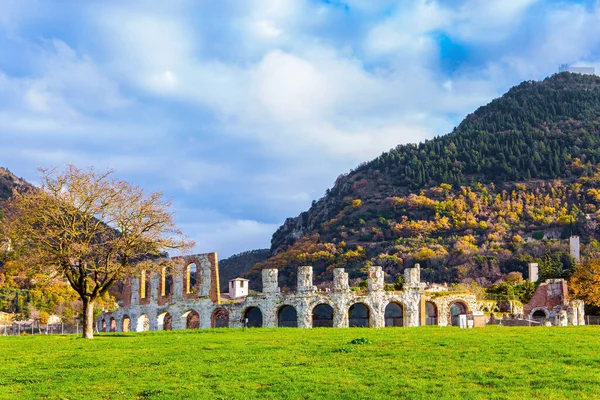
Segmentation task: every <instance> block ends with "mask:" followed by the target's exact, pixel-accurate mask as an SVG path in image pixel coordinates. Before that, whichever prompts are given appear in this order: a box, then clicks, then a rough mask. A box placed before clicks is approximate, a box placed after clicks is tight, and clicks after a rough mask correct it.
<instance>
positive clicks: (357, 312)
mask: <svg viewBox="0 0 600 400" xmlns="http://www.w3.org/2000/svg"><path fill="white" fill-rule="evenodd" d="M348 326H349V327H350V328H361V327H365V328H368V327H369V307H367V306H366V305H364V304H363V303H356V304H352V305H351V306H350V309H349V310H348Z"/></svg>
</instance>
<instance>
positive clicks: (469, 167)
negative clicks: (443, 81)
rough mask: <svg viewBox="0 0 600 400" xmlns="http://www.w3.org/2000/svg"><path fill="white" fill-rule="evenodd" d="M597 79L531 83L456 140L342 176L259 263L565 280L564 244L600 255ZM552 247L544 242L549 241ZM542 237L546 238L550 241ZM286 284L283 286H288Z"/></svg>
mask: <svg viewBox="0 0 600 400" xmlns="http://www.w3.org/2000/svg"><path fill="white" fill-rule="evenodd" d="M599 162H600V77H597V76H593V75H579V74H571V73H560V74H556V75H553V76H552V77H549V78H547V79H545V80H543V81H541V82H535V81H526V82H523V83H521V84H519V85H517V86H515V87H513V88H512V89H510V90H509V91H508V92H507V93H506V94H505V95H503V96H502V97H500V98H498V99H495V100H493V101H492V102H490V103H489V104H487V105H485V106H483V107H480V108H479V109H477V110H476V111H475V112H474V113H472V114H469V115H468V116H467V117H466V118H465V119H464V120H463V121H462V122H461V123H460V125H459V126H458V127H456V128H455V129H454V130H453V131H452V132H451V133H449V134H447V135H444V136H440V137H436V138H434V139H432V140H428V141H425V142H423V143H419V144H407V145H400V146H397V147H396V148H395V149H392V150H390V151H389V152H386V153H383V154H382V155H381V156H379V157H377V158H375V159H374V160H371V161H369V162H367V163H363V164H361V165H359V166H358V167H357V168H356V169H355V170H353V171H351V172H350V173H348V174H345V175H341V176H340V177H338V179H337V180H336V182H335V184H334V186H333V187H332V188H331V189H330V190H327V192H326V195H325V196H324V197H323V198H321V199H319V200H318V201H315V202H313V204H312V206H311V207H310V209H309V210H307V211H305V212H303V213H301V214H300V215H299V216H297V217H295V218H288V219H287V220H286V221H285V223H284V224H283V225H282V226H281V227H280V228H279V229H278V230H277V231H276V232H275V234H274V235H273V238H272V241H271V245H272V246H271V251H272V254H273V256H272V257H271V258H269V259H268V260H265V261H264V262H261V263H258V264H256V265H255V266H254V267H253V268H252V269H251V270H250V271H249V272H248V273H247V276H248V277H251V278H253V279H256V278H258V273H259V272H260V269H262V268H267V267H277V268H280V269H281V270H282V273H281V274H280V281H282V283H283V284H284V285H288V286H290V287H293V285H294V277H295V267H297V266H298V265H304V264H313V266H314V267H315V280H316V281H317V282H326V281H328V280H330V279H331V276H330V275H331V272H332V270H333V268H334V267H336V266H344V267H346V269H347V270H348V271H349V272H350V276H351V278H352V277H354V278H356V279H357V280H360V279H361V277H363V276H364V273H363V272H362V271H361V268H362V267H364V266H365V265H371V264H375V265H382V266H383V267H384V270H385V272H386V273H387V275H388V279H393V278H394V277H395V276H397V275H399V274H401V272H402V271H403V269H404V268H406V267H410V266H412V265H413V264H414V263H416V262H419V263H420V264H421V266H422V268H423V274H424V279H428V280H432V281H451V282H460V281H469V280H476V281H477V282H479V283H481V284H484V285H485V284H490V283H493V282H494V281H496V280H498V279H501V278H502V277H503V276H504V275H505V274H507V273H509V272H512V271H517V272H525V270H526V265H527V262H530V261H538V262H540V263H541V268H542V274H543V276H546V277H550V276H558V275H565V274H568V271H569V270H570V268H572V265H573V260H572V259H570V258H569V257H570V256H569V254H568V246H566V245H565V242H564V241H560V240H555V241H552V240H550V239H552V238H554V239H560V238H565V237H568V236H569V235H571V234H579V235H581V236H582V241H583V242H584V249H583V251H584V254H587V253H590V252H595V251H597V250H598V249H597V248H596V247H598V248H600V246H598V242H597V241H596V239H597V233H598V232H597V227H598V217H599V215H600V214H599V213H598V210H600V168H599V167H600V165H599ZM544 238H545V239H544ZM542 239H543V240H542ZM282 278H283V279H282Z"/></svg>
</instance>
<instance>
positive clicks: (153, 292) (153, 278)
mask: <svg viewBox="0 0 600 400" xmlns="http://www.w3.org/2000/svg"><path fill="white" fill-rule="evenodd" d="M148 274H149V275H150V277H148V276H147V275H146V279H148V278H150V282H151V283H150V293H149V295H150V304H155V305H156V304H158V298H159V297H160V293H159V291H160V289H161V287H160V286H161V285H159V282H160V278H161V277H160V274H155V273H152V272H148ZM146 287H148V286H146ZM146 295H148V293H146ZM150 326H152V322H150Z"/></svg>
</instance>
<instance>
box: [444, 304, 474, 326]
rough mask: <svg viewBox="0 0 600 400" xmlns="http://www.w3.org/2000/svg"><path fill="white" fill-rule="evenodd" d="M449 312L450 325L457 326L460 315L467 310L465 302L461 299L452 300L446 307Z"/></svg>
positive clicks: (464, 313)
mask: <svg viewBox="0 0 600 400" xmlns="http://www.w3.org/2000/svg"><path fill="white" fill-rule="evenodd" d="M448 309H449V311H448V313H449V314H450V315H449V316H450V325H452V326H459V321H460V317H459V316H460V315H466V314H467V313H468V312H469V306H468V305H467V303H465V302H464V301H461V300H457V301H453V302H452V303H450V305H449V307H448Z"/></svg>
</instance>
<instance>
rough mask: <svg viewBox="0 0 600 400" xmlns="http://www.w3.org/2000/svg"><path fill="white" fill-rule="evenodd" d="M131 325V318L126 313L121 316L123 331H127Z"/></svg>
mask: <svg viewBox="0 0 600 400" xmlns="http://www.w3.org/2000/svg"><path fill="white" fill-rule="evenodd" d="M130 325H131V318H129V315H126V316H124V317H123V332H129V330H130V329H131V328H130Z"/></svg>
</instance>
